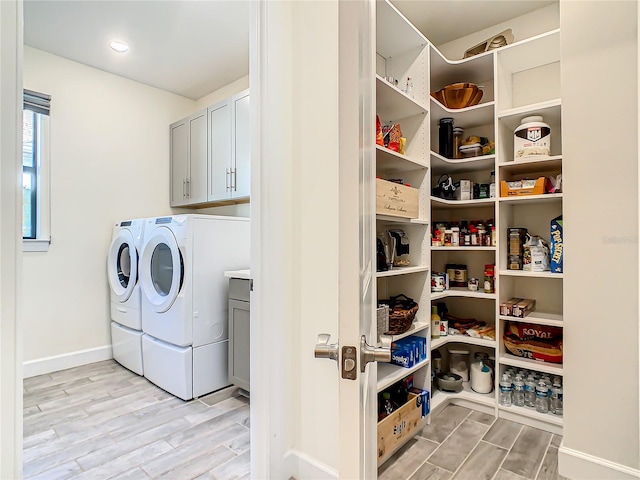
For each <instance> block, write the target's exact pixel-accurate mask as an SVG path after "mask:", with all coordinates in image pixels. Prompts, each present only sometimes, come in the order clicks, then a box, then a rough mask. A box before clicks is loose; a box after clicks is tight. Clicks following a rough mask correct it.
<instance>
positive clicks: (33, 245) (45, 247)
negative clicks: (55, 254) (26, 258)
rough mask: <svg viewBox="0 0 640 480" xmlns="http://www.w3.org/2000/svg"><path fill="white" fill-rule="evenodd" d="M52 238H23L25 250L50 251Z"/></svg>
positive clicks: (23, 248) (23, 249)
mask: <svg viewBox="0 0 640 480" xmlns="http://www.w3.org/2000/svg"><path fill="white" fill-rule="evenodd" d="M49 245H51V240H48V239H47V240H40V239H37V240H22V251H23V252H48V251H49Z"/></svg>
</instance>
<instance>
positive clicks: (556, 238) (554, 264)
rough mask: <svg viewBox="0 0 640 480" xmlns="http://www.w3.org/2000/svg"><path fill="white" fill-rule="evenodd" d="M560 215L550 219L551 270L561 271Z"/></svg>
mask: <svg viewBox="0 0 640 480" xmlns="http://www.w3.org/2000/svg"><path fill="white" fill-rule="evenodd" d="M563 229H564V228H563V221H562V215H560V216H559V217H556V218H554V219H553V220H551V262H550V263H551V265H550V267H551V271H552V272H553V273H562V271H563V260H564V241H563V236H564V234H563Z"/></svg>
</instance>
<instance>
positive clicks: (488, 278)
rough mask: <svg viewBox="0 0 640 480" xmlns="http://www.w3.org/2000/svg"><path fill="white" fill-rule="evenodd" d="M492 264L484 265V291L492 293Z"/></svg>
mask: <svg viewBox="0 0 640 480" xmlns="http://www.w3.org/2000/svg"><path fill="white" fill-rule="evenodd" d="M493 274H494V265H493V264H487V265H485V266H484V293H493V290H494V277H493Z"/></svg>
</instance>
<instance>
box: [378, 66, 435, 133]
mask: <svg viewBox="0 0 640 480" xmlns="http://www.w3.org/2000/svg"><path fill="white" fill-rule="evenodd" d="M376 110H377V113H378V114H379V115H380V120H381V121H383V122H386V121H389V120H393V121H399V120H400V119H402V118H407V117H411V116H414V115H426V114H427V112H428V111H429V109H428V108H427V107H426V106H424V105H421V104H420V103H419V102H418V101H417V100H415V99H413V98H411V97H409V96H407V94H406V93H404V92H403V91H402V90H400V89H399V88H397V87H395V86H393V85H391V84H390V83H389V82H387V81H386V80H385V79H384V78H382V77H381V76H380V75H376Z"/></svg>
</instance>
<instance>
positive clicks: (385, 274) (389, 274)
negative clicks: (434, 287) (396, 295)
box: [376, 266, 429, 278]
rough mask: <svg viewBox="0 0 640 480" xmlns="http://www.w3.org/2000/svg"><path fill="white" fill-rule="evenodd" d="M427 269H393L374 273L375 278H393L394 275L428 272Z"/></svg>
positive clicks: (423, 267)
mask: <svg viewBox="0 0 640 480" xmlns="http://www.w3.org/2000/svg"><path fill="white" fill-rule="evenodd" d="M428 271H429V267H426V266H422V267H393V268H392V269H391V270H387V271H386V272H376V277H378V278H380V277H395V276H396V275H408V274H410V273H421V272H428Z"/></svg>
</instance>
